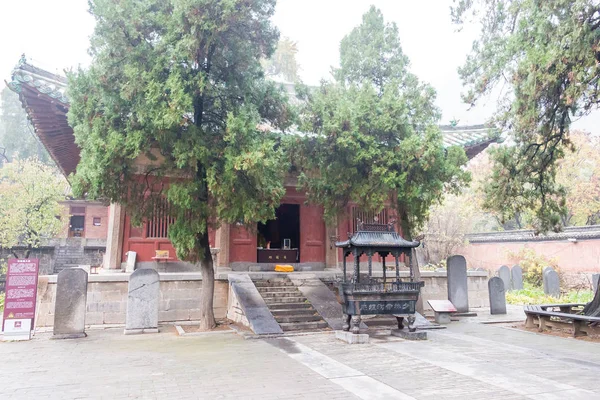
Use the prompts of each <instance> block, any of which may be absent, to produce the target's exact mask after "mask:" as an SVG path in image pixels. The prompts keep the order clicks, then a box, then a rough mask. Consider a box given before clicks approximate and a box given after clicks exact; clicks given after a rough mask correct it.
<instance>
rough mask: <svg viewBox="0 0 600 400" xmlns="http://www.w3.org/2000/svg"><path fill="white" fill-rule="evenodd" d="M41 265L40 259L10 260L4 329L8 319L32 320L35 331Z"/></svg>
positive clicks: (7, 274)
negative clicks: (34, 322)
mask: <svg viewBox="0 0 600 400" xmlns="http://www.w3.org/2000/svg"><path fill="white" fill-rule="evenodd" d="M39 263H40V260H38V259H15V258H11V259H10V260H8V270H7V272H6V288H5V292H6V297H5V299H4V318H3V319H2V329H4V321H6V320H8V319H31V327H32V329H33V326H34V325H33V319H34V318H35V303H36V297H37V281H38V268H39Z"/></svg>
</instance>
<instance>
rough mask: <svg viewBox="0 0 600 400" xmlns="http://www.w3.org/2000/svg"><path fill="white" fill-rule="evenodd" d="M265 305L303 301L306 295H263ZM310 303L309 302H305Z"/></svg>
mask: <svg viewBox="0 0 600 400" xmlns="http://www.w3.org/2000/svg"><path fill="white" fill-rule="evenodd" d="M263 299H264V300H265V303H267V305H271V304H278V303H304V302H306V297H263ZM307 304H310V303H307Z"/></svg>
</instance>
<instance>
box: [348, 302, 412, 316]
mask: <svg viewBox="0 0 600 400" xmlns="http://www.w3.org/2000/svg"><path fill="white" fill-rule="evenodd" d="M358 309H359V312H360V314H365V315H366V314H404V313H406V314H408V313H414V312H415V309H414V302H411V301H404V300H396V301H361V302H359V306H358Z"/></svg>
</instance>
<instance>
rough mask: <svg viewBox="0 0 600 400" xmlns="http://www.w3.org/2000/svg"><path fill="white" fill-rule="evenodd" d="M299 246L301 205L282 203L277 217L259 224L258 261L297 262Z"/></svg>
mask: <svg viewBox="0 0 600 400" xmlns="http://www.w3.org/2000/svg"><path fill="white" fill-rule="evenodd" d="M299 248H300V206H299V205H298V204H281V205H280V206H279V207H278V208H277V210H276V211H275V219H273V220H269V221H267V222H266V223H265V224H262V223H259V224H258V262H283V261H285V262H297V261H298V260H299ZM275 250H280V251H275Z"/></svg>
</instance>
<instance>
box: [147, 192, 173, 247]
mask: <svg viewBox="0 0 600 400" xmlns="http://www.w3.org/2000/svg"><path fill="white" fill-rule="evenodd" d="M170 211H171V210H170V207H169V203H168V202H167V200H166V199H162V200H161V201H159V202H157V203H156V204H155V205H154V212H153V214H152V218H148V220H147V222H146V237H148V238H167V237H169V226H171V225H172V224H173V223H174V222H175V218H174V217H172V216H171V213H170Z"/></svg>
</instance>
